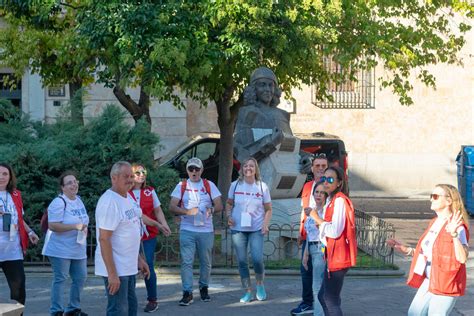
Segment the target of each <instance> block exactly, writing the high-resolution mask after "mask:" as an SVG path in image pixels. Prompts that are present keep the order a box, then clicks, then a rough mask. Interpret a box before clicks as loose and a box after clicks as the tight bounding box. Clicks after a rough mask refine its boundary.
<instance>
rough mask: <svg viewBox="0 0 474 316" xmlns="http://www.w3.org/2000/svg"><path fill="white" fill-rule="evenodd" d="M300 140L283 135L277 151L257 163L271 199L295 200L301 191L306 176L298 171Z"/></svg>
mask: <svg viewBox="0 0 474 316" xmlns="http://www.w3.org/2000/svg"><path fill="white" fill-rule="evenodd" d="M299 150H300V140H299V139H298V138H296V137H294V136H293V135H288V134H284V135H283V140H282V142H281V143H280V144H279V145H278V146H277V150H276V151H275V152H274V153H272V154H270V156H268V157H267V158H264V159H262V160H261V161H260V162H259V167H260V173H261V176H262V179H263V181H264V182H265V183H266V184H267V185H268V188H269V190H270V196H271V197H272V199H285V198H295V197H297V196H298V194H299V193H300V191H301V188H302V187H303V185H304V183H305V181H306V175H304V174H301V173H300V171H299V169H300V155H299Z"/></svg>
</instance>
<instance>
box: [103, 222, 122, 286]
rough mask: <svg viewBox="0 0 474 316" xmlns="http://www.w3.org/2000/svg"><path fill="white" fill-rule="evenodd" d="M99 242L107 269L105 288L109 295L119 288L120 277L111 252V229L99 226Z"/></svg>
mask: <svg viewBox="0 0 474 316" xmlns="http://www.w3.org/2000/svg"><path fill="white" fill-rule="evenodd" d="M99 234H100V237H99V243H100V253H101V255H102V259H103V260H104V264H105V268H106V269H107V275H108V277H107V279H108V283H109V285H108V286H107V289H108V290H109V294H110V295H114V294H115V293H117V292H118V290H119V288H120V279H119V277H118V275H117V269H116V268H115V262H114V257H113V254H112V244H111V242H110V239H111V238H112V234H113V231H112V230H106V229H102V228H99Z"/></svg>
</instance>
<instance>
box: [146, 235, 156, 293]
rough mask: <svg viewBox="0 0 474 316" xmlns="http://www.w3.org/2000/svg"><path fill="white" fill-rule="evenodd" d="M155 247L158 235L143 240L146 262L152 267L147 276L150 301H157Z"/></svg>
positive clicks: (147, 291)
mask: <svg viewBox="0 0 474 316" xmlns="http://www.w3.org/2000/svg"><path fill="white" fill-rule="evenodd" d="M155 248H156V237H155V238H152V239H148V240H144V241H143V252H144V253H145V259H146V263H147V264H148V267H149V268H150V277H149V278H148V279H146V278H145V285H146V293H147V300H148V301H156V299H157V294H156V273H155Z"/></svg>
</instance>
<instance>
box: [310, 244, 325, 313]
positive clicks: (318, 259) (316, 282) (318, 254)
mask: <svg viewBox="0 0 474 316" xmlns="http://www.w3.org/2000/svg"><path fill="white" fill-rule="evenodd" d="M309 253H310V255H311V256H310V258H311V259H312V264H313V282H312V283H313V293H314V303H313V313H314V316H324V311H323V307H322V306H321V304H320V303H319V301H318V292H319V289H320V288H321V285H322V284H323V278H324V271H326V261H324V255H323V253H322V251H321V243H317V244H310V245H309Z"/></svg>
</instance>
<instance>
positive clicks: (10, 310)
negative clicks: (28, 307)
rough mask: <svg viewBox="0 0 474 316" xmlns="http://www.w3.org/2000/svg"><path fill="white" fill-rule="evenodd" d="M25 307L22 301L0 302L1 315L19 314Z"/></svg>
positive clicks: (12, 315)
mask: <svg viewBox="0 0 474 316" xmlns="http://www.w3.org/2000/svg"><path fill="white" fill-rule="evenodd" d="M24 309H25V307H24V306H23V305H21V304H20V303H3V302H2V303H0V315H3V316H19V315H21V313H23V310H24Z"/></svg>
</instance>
